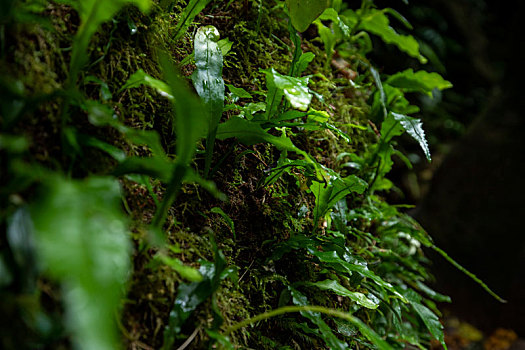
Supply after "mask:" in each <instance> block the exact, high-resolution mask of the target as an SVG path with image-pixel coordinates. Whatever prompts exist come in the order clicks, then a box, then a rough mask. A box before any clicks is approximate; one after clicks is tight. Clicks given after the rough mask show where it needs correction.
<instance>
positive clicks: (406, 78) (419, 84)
mask: <svg viewBox="0 0 525 350" xmlns="http://www.w3.org/2000/svg"><path fill="white" fill-rule="evenodd" d="M386 83H387V84H389V85H390V86H394V87H397V88H400V89H403V90H404V91H408V92H410V91H419V92H422V93H425V94H427V95H429V96H432V91H433V90H434V89H438V90H444V89H449V88H451V87H452V83H451V82H449V81H447V80H445V79H443V77H441V75H439V74H438V73H434V72H432V73H429V72H426V71H423V70H420V71H417V72H414V71H413V70H412V69H407V70H405V71H403V72H399V73H396V74H394V75H391V76H390V77H389V78H388V79H387V80H386Z"/></svg>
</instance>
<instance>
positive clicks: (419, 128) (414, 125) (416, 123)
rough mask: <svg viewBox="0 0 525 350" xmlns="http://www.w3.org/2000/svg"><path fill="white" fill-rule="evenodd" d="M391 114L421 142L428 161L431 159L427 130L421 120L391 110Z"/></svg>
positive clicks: (420, 144)
mask: <svg viewBox="0 0 525 350" xmlns="http://www.w3.org/2000/svg"><path fill="white" fill-rule="evenodd" d="M391 114H392V116H393V118H394V119H395V120H396V121H398V122H399V124H400V125H401V126H402V127H403V129H405V131H406V132H407V133H408V134H409V135H410V136H412V138H413V139H414V140H416V141H417V142H418V143H419V146H421V149H423V153H425V157H426V158H427V160H428V161H430V160H431V157H430V149H429V148H428V143H427V139H426V137H425V131H424V130H423V123H422V122H421V120H420V119H417V118H412V117H409V116H406V115H403V114H398V113H395V112H391Z"/></svg>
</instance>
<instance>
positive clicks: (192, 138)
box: [159, 53, 207, 164]
mask: <svg viewBox="0 0 525 350" xmlns="http://www.w3.org/2000/svg"><path fill="white" fill-rule="evenodd" d="M159 58H160V63H161V67H162V70H163V73H164V77H165V80H166V82H167V83H168V86H169V88H170V90H171V92H172V94H173V97H174V102H173V107H174V110H175V134H176V137H177V161H178V162H180V163H181V164H188V163H189V162H190V161H191V159H192V158H193V155H194V154H195V148H196V145H195V144H196V142H197V141H198V140H199V139H200V138H201V137H203V136H204V135H205V134H206V130H207V118H206V117H207V116H206V114H205V113H203V111H204V110H205V107H204V105H203V103H202V102H201V101H200V99H199V98H198V97H197V96H195V94H194V93H192V92H191V91H190V89H189V87H188V86H187V85H186V82H185V81H184V80H183V79H182V78H181V77H180V76H179V75H178V73H177V72H176V70H175V68H174V66H173V63H172V62H171V59H170V58H169V57H168V56H167V55H166V54H164V53H163V54H160V55H159Z"/></svg>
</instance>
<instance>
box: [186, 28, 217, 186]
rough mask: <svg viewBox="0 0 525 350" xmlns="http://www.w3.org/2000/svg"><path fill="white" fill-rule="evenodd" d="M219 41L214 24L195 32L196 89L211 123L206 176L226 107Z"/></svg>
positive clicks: (194, 82) (194, 74)
mask: <svg viewBox="0 0 525 350" xmlns="http://www.w3.org/2000/svg"><path fill="white" fill-rule="evenodd" d="M218 41H219V31H218V30H217V28H215V27H214V26H205V27H200V28H199V29H198V30H197V34H195V40H194V52H195V65H196V66H197V69H196V70H195V72H193V75H192V80H193V85H194V86H195V90H197V93H198V94H199V96H200V97H201V99H202V100H203V102H204V106H205V109H204V111H205V114H206V118H207V122H208V136H207V138H206V158H205V165H204V176H205V177H206V176H207V175H208V172H209V170H210V166H211V158H212V154H213V146H214V143H215V136H216V133H217V125H219V121H220V120H221V116H222V110H223V108H224V80H223V79H222V65H223V62H222V59H223V58H222V52H221V50H220V48H219V46H218V44H217V42H218ZM204 111H203V112H204Z"/></svg>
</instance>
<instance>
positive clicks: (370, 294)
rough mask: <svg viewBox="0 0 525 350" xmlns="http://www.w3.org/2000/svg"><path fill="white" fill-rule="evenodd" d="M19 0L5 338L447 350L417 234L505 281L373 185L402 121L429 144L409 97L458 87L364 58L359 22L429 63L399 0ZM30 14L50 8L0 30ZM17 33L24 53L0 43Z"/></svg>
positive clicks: (10, 95)
mask: <svg viewBox="0 0 525 350" xmlns="http://www.w3.org/2000/svg"><path fill="white" fill-rule="evenodd" d="M28 3H29V2H24V1H10V2H7V3H5V4H3V5H2V6H3V7H5V8H3V9H4V10H5V12H2V13H1V18H0V26H1V27H0V34H1V35H0V40H1V41H2V42H1V44H2V55H3V56H2V63H5V65H2V67H0V74H1V79H0V102H1V103H0V104H1V109H0V122H1V126H0V130H1V134H0V152H1V156H2V158H1V162H2V173H0V178H1V180H2V182H3V187H2V189H1V192H0V199H1V200H2V203H3V204H2V207H1V211H0V223H1V225H2V228H3V229H4V231H5V234H4V233H2V236H0V296H2V297H3V296H6V298H5V300H8V302H7V304H6V305H7V306H6V305H4V304H0V307H1V308H2V310H3V309H4V308H8V310H9V311H10V314H9V315H10V316H12V315H15V316H17V317H18V318H17V320H18V319H19V321H17V323H16V324H15V327H17V328H19V329H21V330H24V331H25V330H28V331H30V333H31V337H30V339H28V340H27V343H24V344H23V345H22V346H20V347H19V348H35V347H38V348H40V347H42V348H44V347H49V348H67V347H68V346H69V344H74V346H76V347H77V348H80V349H117V348H119V345H120V340H119V337H118V334H119V333H118V330H119V329H120V331H121V333H122V335H123V337H122V338H123V341H124V342H125V343H126V344H127V345H128V347H129V348H131V347H136V346H137V345H136V344H134V343H136V342H140V343H141V344H139V345H138V346H142V345H144V344H146V345H147V346H150V347H153V348H163V349H171V348H173V347H175V346H177V344H179V345H181V344H180V343H183V342H187V343H184V345H183V347H185V346H189V345H190V344H191V343H192V342H193V344H192V345H191V346H193V348H195V349H197V348H206V347H210V348H212V347H218V348H226V349H232V348H236V347H250V348H257V349H262V348H268V349H276V348H281V349H286V348H291V347H292V346H293V347H295V348H299V347H301V348H305V349H306V348H331V349H347V348H356V347H359V348H371V349H373V348H378V349H391V348H403V347H405V346H407V344H411V345H413V346H416V347H419V348H426V347H428V346H429V342H430V340H431V339H432V338H433V339H436V340H437V341H439V342H440V343H441V344H443V346H445V344H444V335H443V327H442V326H441V323H440V320H439V315H440V313H439V310H437V308H436V306H435V303H434V301H449V299H448V297H446V296H444V295H441V294H439V293H437V292H435V291H433V290H432V289H431V288H429V287H428V286H427V283H429V282H432V276H431V275H430V273H429V272H428V270H427V264H428V260H427V258H426V257H425V256H424V254H423V251H422V249H421V245H423V246H426V247H430V248H433V249H434V250H436V251H438V252H439V253H440V254H442V255H443V256H444V257H445V259H447V260H449V261H450V262H452V264H454V265H455V266H457V267H458V268H460V269H462V270H463V271H464V272H466V273H467V275H469V276H470V277H472V278H473V279H474V280H476V281H477V282H478V283H480V284H481V285H482V287H483V288H485V289H486V290H487V291H489V293H491V294H492V295H494V296H495V297H496V298H499V297H497V296H496V295H495V294H494V293H493V292H492V291H491V290H490V289H488V287H487V286H486V285H484V284H483V283H482V282H481V281H480V280H479V279H478V278H477V277H476V276H474V275H472V274H471V273H469V272H468V271H466V270H465V269H464V268H463V267H461V266H460V265H458V264H457V263H456V262H455V261H453V260H452V259H451V258H449V257H448V256H447V255H446V254H445V253H444V252H442V251H441V250H440V249H439V248H437V247H435V246H434V244H433V243H432V240H431V238H430V237H429V236H428V235H427V234H426V232H425V231H424V230H423V229H422V228H421V227H420V226H419V225H418V224H417V223H416V222H415V221H414V220H413V219H411V218H410V217H409V216H407V215H406V214H405V213H403V212H402V211H401V209H399V207H396V206H392V205H390V204H388V203H387V202H386V200H385V199H384V195H385V193H387V192H388V191H389V190H390V189H391V188H392V186H393V184H392V182H391V181H390V180H388V178H387V176H388V174H389V172H390V170H391V168H392V166H393V159H392V158H393V156H395V155H397V156H400V157H402V158H403V159H406V160H407V163H409V162H408V159H407V158H406V157H404V156H403V155H402V154H401V152H399V151H398V150H397V149H396V147H397V143H396V142H397V141H399V140H401V135H403V134H406V135H409V136H410V137H412V138H413V139H414V140H415V141H416V142H417V143H418V144H419V146H420V147H421V148H422V150H423V153H424V154H425V156H426V158H427V159H428V160H430V149H429V146H428V143H427V140H426V136H425V132H424V131H423V127H422V123H421V120H420V119H419V118H416V117H413V116H411V115H413V114H414V113H416V112H418V111H419V108H418V107H417V106H414V105H411V104H410V103H409V98H408V97H406V96H405V94H406V93H420V94H421V93H422V94H425V95H427V96H432V95H433V93H434V92H435V91H436V89H437V90H442V89H447V88H450V87H451V86H452V85H451V84H450V82H448V81H446V80H445V79H443V78H442V77H441V76H439V75H438V74H437V73H430V72H426V71H422V70H420V71H416V72H414V71H413V70H411V69H407V70H404V71H402V72H399V73H396V74H393V75H391V76H384V75H382V74H380V71H379V70H378V69H377V68H376V67H374V66H373V65H372V63H370V62H369V60H368V58H367V54H368V53H369V52H370V50H372V49H373V47H372V41H371V40H370V34H373V35H376V36H378V37H379V38H381V39H382V40H383V41H385V42H386V43H389V44H393V45H395V46H396V47H397V48H399V49H400V50H401V51H403V52H404V53H406V54H408V55H409V56H411V57H414V58H417V59H418V60H419V61H420V62H425V58H424V57H423V56H422V55H421V52H420V48H419V45H418V43H417V41H416V40H415V39H414V38H413V37H412V36H410V35H402V34H399V33H398V32H397V31H396V30H395V29H393V27H392V26H391V25H390V23H389V16H390V17H394V18H395V19H396V20H398V21H399V22H401V23H402V24H404V25H405V26H406V27H407V28H410V25H409V24H408V22H407V21H406V20H405V19H404V18H403V17H402V16H401V15H400V14H399V13H397V12H396V11H394V10H392V9H377V8H376V7H375V6H373V2H372V1H370V0H364V1H363V3H362V4H361V7H360V8H359V9H357V8H350V7H349V5H347V4H346V3H343V2H342V1H337V0H333V1H307V2H298V1H286V2H282V1H278V2H276V3H274V2H269V3H265V2H259V3H257V6H256V7H254V8H252V7H250V6H251V5H253V4H256V2H253V1H252V2H250V1H246V2H234V1H229V2H221V1H214V2H211V1H209V0H208V1H198V0H190V1H187V2H182V1H179V2H175V3H174V2H171V1H161V2H160V4H156V3H155V4H151V3H150V2H149V1H146V0H121V1H109V2H103V1H94V0H93V1H65V0H64V1H59V2H58V4H57V3H56V2H55V3H53V2H49V3H48V2H46V1H43V2H38V3H45V4H46V6H48V9H49V10H46V12H43V10H44V9H47V7H44V6H40V7H39V6H33V7H32V6H29V5H28ZM35 3H36V2H35ZM126 5H136V6H137V7H138V8H139V9H140V11H138V10H137V9H136V8H134V7H133V6H126ZM208 5H209V11H210V12H209V13H208V12H206V13H205V14H201V11H203V10H204V9H205V8H207V6H208ZM285 6H286V7H285ZM14 9H21V11H15V10H14ZM22 10H23V11H22ZM148 10H151V12H148ZM207 11H208V10H207ZM62 12H63V13H64V14H66V15H67V16H68V18H70V17H74V16H78V23H76V22H75V21H72V22H71V23H73V24H71V23H69V22H67V21H64V20H62V19H61V16H60V15H58V14H57V13H62ZM29 14H31V15H35V16H38V17H39V18H44V19H46V20H47V19H49V23H48V24H47V25H45V24H44V22H45V21H38V22H37V24H36V25H35V26H34V27H35V28H36V29H35V28H33V27H31V28H32V29H31V30H34V31H35V32H34V33H32V34H30V35H29V34H28V33H26V32H24V31H23V30H20V31H13V32H11V31H9V30H10V27H9V26H11V25H12V24H17V25H20V28H29V27H24V26H23V23H27V18H28V16H29ZM29 17H31V16H29ZM255 19H257V20H255ZM289 19H290V23H291V24H289V23H287V21H288V20H289ZM194 20H195V21H196V22H199V28H198V29H197V30H196V32H195V35H194V37H193V40H191V39H190V36H193V31H192V30H191V29H190V28H192V27H191V25H192V23H193V21H194ZM174 21H175V22H174ZM252 23H253V25H252ZM312 23H313V25H315V26H316V27H317V29H318V36H317V37H315V38H313V39H312V38H310V39H308V38H307V35H300V34H298V33H297V31H299V32H304V31H306V30H307V29H308V27H309V26H310V25H311V24H312ZM201 24H202V25H201ZM71 25H72V26H73V27H71ZM48 26H52V28H53V30H50V29H49V28H48ZM110 27H111V28H112V29H111V30H110V31H107V29H108V28H110ZM6 28H7V29H9V30H8V31H7V34H8V35H9V36H10V40H9V41H5V40H4V32H5V30H6ZM101 28H103V30H101ZM24 30H29V29H24ZM219 31H220V32H221V33H222V34H223V36H225V37H228V38H230V39H231V40H230V39H228V38H227V39H223V40H219V34H218V33H219ZM28 37H30V38H33V37H36V38H38V41H39V42H40V43H41V45H42V46H41V48H40V49H39V50H37V53H35V54H34V56H31V55H30V56H28V55H26V53H27V51H24V50H25V46H24V45H20V47H18V46H16V45H13V42H16V40H22V42H23V43H25V44H29V43H30V42H32V40H33V39H28ZM52 38H56V40H59V41H60V45H59V46H56V47H55V46H53V45H52V42H53V40H52ZM106 41H108V43H106ZM314 42H316V43H319V45H322V46H323V47H322V48H318V47H317V46H316V45H314V44H313V43H314ZM102 43H103V44H102ZM6 45H7V46H9V50H6ZM46 45H47V46H46ZM192 45H193V47H192ZM64 47H70V48H71V49H70V50H69V49H64ZM322 50H324V53H323V51H322ZM121 51H122V52H121ZM135 51H136V52H135ZM336 51H337V55H335V52H336ZM42 55H43V56H42ZM40 56H42V57H44V58H43V59H42V57H40ZM5 57H7V58H5ZM53 57H54V58H53ZM26 60H27V61H26ZM341 61H342V62H343V63H344V64H343V65H342V68H337V70H338V72H335V70H332V68H331V66H332V65H334V66H337V65H336V63H337V64H340V63H341ZM4 66H5V67H7V68H4ZM338 67H339V66H338ZM26 68H34V69H33V70H31V69H29V70H28V71H26ZM37 68H38V69H37ZM341 71H342V72H343V73H341ZM191 72H193V74H191ZM337 74H341V75H340V76H338V75H337ZM190 76H191V80H192V81H193V87H192V86H191V84H190V79H189V77H190ZM341 76H344V77H345V78H341ZM34 77H39V78H40V79H35V78H34ZM50 82H52V83H50ZM225 82H226V84H225ZM225 86H226V87H228V91H229V94H226V93H225ZM193 89H195V92H196V93H195V92H194V91H193ZM225 99H226V104H225ZM222 119H224V120H223V121H222V122H221V120H222ZM376 124H377V125H380V128H379V129H380V130H377V128H376V127H375V125H376ZM212 165H213V167H212ZM4 169H5V171H4ZM208 177H209V178H212V179H213V181H214V182H212V181H210V180H208V179H207V178H208ZM197 185H199V186H197ZM203 189H204V190H205V191H203ZM123 209H125V210H126V212H127V214H129V215H126V214H125V213H124V211H123ZM215 242H216V243H215ZM131 247H133V248H134V249H133V250H132V249H131ZM219 248H220V249H219ZM237 271H239V275H240V276H238V273H237ZM227 277H229V278H227ZM126 286H128V290H127V293H128V297H127V298H124V297H123V296H124V294H125V293H126ZM41 294H45V297H46V298H47V299H45V300H44V299H43V298H42V299H43V300H41V297H40V295H41ZM20 295H22V296H24V297H28V298H29V299H30V300H31V305H32V306H31V305H30V306H28V305H26V304H24V302H23V300H24V298H19V296H20ZM10 300H16V302H15V303H14V305H13V306H10V305H8V304H9V301H10ZM44 305H45V307H44ZM121 311H122V312H123V313H124V315H125V316H122V317H121V316H120V315H121ZM20 315H30V316H31V317H26V316H24V317H22V316H20ZM116 317H118V318H119V319H121V322H120V323H119V322H117V319H116ZM43 320H44V321H43ZM51 320H53V321H51ZM48 323H49V324H52V325H50V326H46V325H47V324H48ZM249 325H252V326H251V327H248V326H249ZM17 332H18V331H17ZM0 335H2V337H0V347H2V348H6V349H8V348H13V342H12V339H14V338H15V337H17V334H14V335H9V333H8V332H7V333H5V334H4V332H3V331H2V333H1V334H0ZM4 335H5V337H4ZM4 339H5V340H4ZM137 344H138V343H137Z"/></svg>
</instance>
